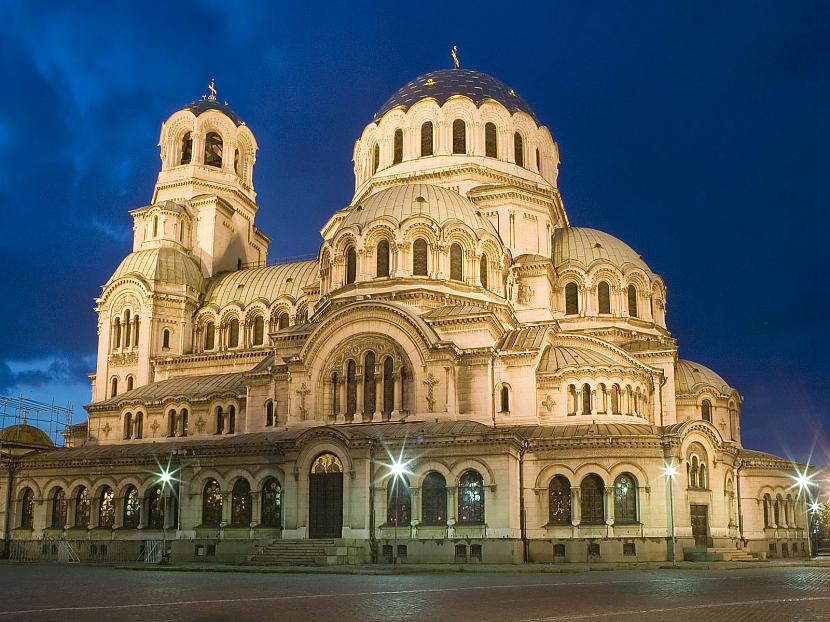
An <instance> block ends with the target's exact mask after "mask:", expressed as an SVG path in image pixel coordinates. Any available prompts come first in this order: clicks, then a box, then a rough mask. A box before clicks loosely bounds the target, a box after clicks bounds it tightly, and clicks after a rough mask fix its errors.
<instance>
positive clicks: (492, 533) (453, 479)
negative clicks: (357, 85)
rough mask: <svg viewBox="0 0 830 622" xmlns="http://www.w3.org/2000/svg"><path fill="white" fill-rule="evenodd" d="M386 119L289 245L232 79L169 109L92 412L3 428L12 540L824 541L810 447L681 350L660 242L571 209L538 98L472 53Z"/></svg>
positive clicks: (109, 315)
mask: <svg viewBox="0 0 830 622" xmlns="http://www.w3.org/2000/svg"><path fill="white" fill-rule="evenodd" d="M366 121H367V122H366V123H365V126H364V127H363V129H362V132H361V133H360V135H359V136H358V138H357V140H356V141H355V144H354V150H353V166H354V178H355V185H354V195H353V197H352V198H351V199H350V200H349V201H348V204H347V205H346V207H343V208H341V209H336V210H333V212H332V213H331V214H330V216H328V220H326V222H325V223H323V224H322V227H321V228H320V245H319V248H318V249H316V252H314V250H315V249H310V250H311V251H312V252H313V254H311V255H309V258H307V259H304V260H287V261H286V260H276V261H275V260H273V259H272V258H271V257H272V256H274V255H278V254H279V251H277V252H276V253H275V252H274V249H271V248H269V245H270V242H271V239H270V238H269V236H268V234H267V233H266V232H265V231H263V230H261V229H260V228H259V227H258V226H257V224H256V217H257V212H258V210H259V206H258V203H257V195H256V193H255V191H254V185H253V178H254V175H253V170H254V165H255V164H256V159H257V150H258V147H257V140H256V138H255V136H254V133H253V131H252V130H251V127H249V126H248V125H247V124H246V122H245V121H244V120H243V119H242V118H241V117H240V116H239V115H238V114H237V113H236V112H234V110H233V109H231V107H230V106H229V105H228V104H227V102H224V103H223V102H222V101H220V100H219V99H217V97H216V91H215V88H214V85H213V83H211V85H210V94H209V95H207V96H204V97H202V98H201V99H198V100H196V101H194V102H192V103H190V104H188V105H187V106H185V107H183V108H182V109H181V110H178V111H177V112H175V113H174V114H173V115H172V116H171V117H170V118H168V119H167V120H166V121H165V122H164V123H163V124H162V126H161V132H160V136H159V146H160V156H161V170H160V172H159V174H158V179H157V182H156V185H155V188H154V189H153V192H152V197H151V199H150V201H149V204H148V205H146V206H144V207H137V208H136V209H132V210H131V211H130V212H129V215H130V216H131V217H132V220H133V242H132V252H131V253H130V254H128V255H127V256H126V257H125V258H124V259H123V261H121V263H120V265H118V266H117V267H116V268H115V271H114V272H112V274H111V276H110V277H109V278H108V279H106V282H105V284H104V285H103V288H102V290H101V292H100V295H99V296H98V297H97V298H96V301H95V302H96V312H97V314H98V349H97V368H96V369H95V371H94V373H92V374H90V378H91V382H92V400H91V403H90V404H88V405H87V406H86V410H87V412H88V418H87V419H86V421H84V422H83V423H80V424H76V425H73V426H71V427H69V428H67V430H66V431H65V433H64V437H65V443H64V445H65V446H63V447H55V446H53V445H52V442H51V441H50V440H49V438H48V437H47V435H45V434H43V433H40V432H39V430H37V429H36V428H34V427H33V426H31V425H27V424H25V423H19V424H17V425H15V426H11V427H8V428H6V429H4V430H2V431H0V452H2V455H0V520H1V521H2V522H0V525H2V528H3V529H4V536H5V538H4V540H5V545H6V551H7V553H8V552H9V551H11V554H12V556H13V557H14V552H15V551H18V552H20V551H28V553H26V556H28V557H30V558H31V557H32V556H36V555H37V554H38V551H39V552H41V553H44V554H45V553H47V552H55V551H58V550H61V551H68V552H67V553H66V554H67V555H69V556H70V557H72V556H77V557H79V558H90V559H91V558H109V559H111V558H112V557H113V554H114V553H113V552H114V551H119V552H120V553H119V555H121V556H122V557H123V558H124V559H128V558H130V559H138V558H140V557H141V556H142V555H144V556H145V557H146V556H147V555H149V551H156V552H158V551H159V550H161V554H162V555H164V556H167V555H169V556H170V557H171V558H172V559H173V560H174V561H194V560H201V561H228V562H247V563H261V564H268V563H274V564H280V563H282V564H337V563H390V562H403V561H406V562H407V563H440V562H449V563H474V562H489V563H495V562H499V563H502V562H507V563H520V562H548V563H553V562H556V563H567V562H593V561H596V562H600V561H602V562H626V561H632V562H633V561H663V560H681V559H684V558H685V559H742V558H751V557H755V558H765V557H767V556H769V557H795V556H802V555H807V554H808V542H807V529H806V511H807V508H806V503H805V497H804V495H803V494H802V495H799V494H798V490H797V489H796V488H794V487H793V481H794V480H793V478H794V476H795V475H796V471H795V470H794V468H795V467H794V465H792V464H791V463H790V462H788V461H787V460H784V459H782V458H779V457H776V456H773V455H770V454H767V453H763V452H759V451H753V450H750V449H745V448H744V447H743V445H742V443H741V405H742V397H741V395H740V393H739V392H738V390H736V389H735V388H733V387H731V386H730V385H729V384H728V383H727V382H726V381H725V380H724V379H723V378H722V377H721V376H719V375H718V374H717V373H716V372H715V371H713V370H712V369H710V368H708V367H706V366H704V365H703V364H701V363H697V362H694V361H690V360H687V359H684V358H682V356H681V355H682V348H681V346H680V345H679V344H678V343H677V341H676V340H675V339H674V338H672V335H671V332H670V331H669V329H668V325H667V309H668V304H669V300H668V293H667V287H666V284H665V283H664V281H663V279H662V278H661V277H660V275H659V274H658V273H657V272H655V271H653V269H652V267H651V266H650V265H649V263H647V262H646V260H645V259H644V258H643V256H641V255H640V254H639V253H638V252H637V251H635V250H634V249H633V248H632V247H631V246H629V245H628V244H626V243H625V242H623V241H621V240H619V239H618V238H616V237H614V236H613V235H610V234H608V233H605V232H603V231H599V230H596V229H591V228H586V227H580V226H575V225H574V224H572V223H571V222H570V221H569V218H568V214H567V212H566V209H565V204H564V201H563V198H562V196H561V195H560V193H559V191H558V189H557V180H558V175H559V146H558V145H557V143H556V141H555V140H554V138H553V136H552V135H551V132H550V131H549V129H548V128H547V127H546V126H545V125H544V123H543V121H542V120H541V119H539V118H538V117H537V116H536V114H535V113H534V111H533V108H532V107H531V106H530V105H529V104H528V102H526V101H525V100H524V99H523V98H522V97H521V96H520V95H519V94H518V93H516V91H515V90H514V89H513V88H511V87H510V86H508V85H507V84H505V83H503V82H501V81H500V80H497V79H496V78H494V77H492V76H490V75H487V74H485V73H481V72H478V71H472V70H468V69H464V68H461V67H459V66H458V64H457V63H456V66H455V67H453V68H450V69H441V70H437V71H433V72H430V73H427V74H424V75H422V76H420V77H417V78H415V79H414V80H412V81H411V82H409V83H407V84H405V85H404V86H402V87H401V88H400V89H398V90H397V91H396V92H395V93H394V94H392V96H391V97H390V98H389V99H388V100H387V101H386V102H385V103H384V104H383V105H382V106H381V107H380V108H379V109H378V110H377V112H376V113H375V114H374V116H373V117H372V118H371V119H368V120H366ZM262 122H263V120H258V123H262ZM256 125H257V123H255V124H254V126H256ZM290 209H296V208H293V207H292V208H290ZM640 248H642V247H640ZM103 269H104V267H103V266H102V271H103ZM103 276H104V274H103V273H102V277H103ZM103 280H104V279H103V278H102V281H103ZM159 543H161V544H159ZM27 547H28V548H27ZM159 547H162V548H161V549H159ZM18 557H21V555H18Z"/></svg>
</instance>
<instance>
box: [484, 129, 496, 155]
mask: <svg viewBox="0 0 830 622" xmlns="http://www.w3.org/2000/svg"><path fill="white" fill-rule="evenodd" d="M484 155H486V156H487V157H488V158H497V157H498V139H497V138H496V124H495V123H487V124H486V125H485V126H484Z"/></svg>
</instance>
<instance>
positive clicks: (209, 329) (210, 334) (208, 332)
mask: <svg viewBox="0 0 830 622" xmlns="http://www.w3.org/2000/svg"><path fill="white" fill-rule="evenodd" d="M215 332H216V329H215V328H214V326H213V322H208V323H207V324H205V350H213V340H214V334H215Z"/></svg>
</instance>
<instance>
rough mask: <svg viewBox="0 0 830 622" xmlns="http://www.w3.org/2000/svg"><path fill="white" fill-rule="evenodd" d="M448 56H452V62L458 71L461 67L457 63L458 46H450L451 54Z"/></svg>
mask: <svg viewBox="0 0 830 622" xmlns="http://www.w3.org/2000/svg"><path fill="white" fill-rule="evenodd" d="M450 55H451V56H452V62H453V63H455V68H456V69H459V68H460V67H461V63H460V62H458V46H457V45H454V46H452V52H450Z"/></svg>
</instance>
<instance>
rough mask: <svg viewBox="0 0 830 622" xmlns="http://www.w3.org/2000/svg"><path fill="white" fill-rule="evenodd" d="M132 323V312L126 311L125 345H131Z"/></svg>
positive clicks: (126, 346)
mask: <svg viewBox="0 0 830 622" xmlns="http://www.w3.org/2000/svg"><path fill="white" fill-rule="evenodd" d="M131 327H132V325H131V324H130V312H129V311H124V347H125V348H129V347H130V328H131Z"/></svg>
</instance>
